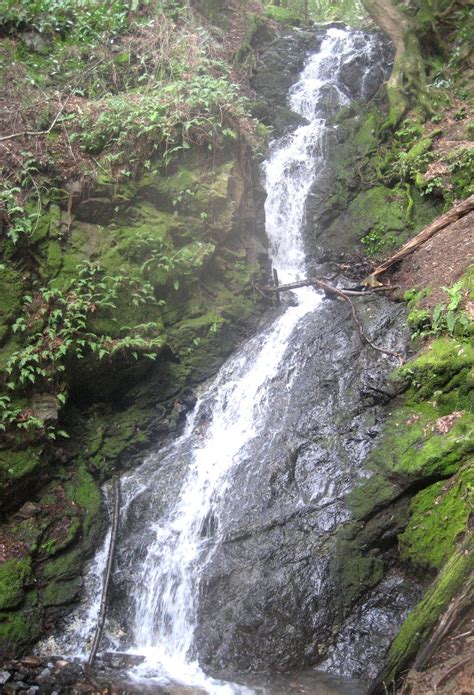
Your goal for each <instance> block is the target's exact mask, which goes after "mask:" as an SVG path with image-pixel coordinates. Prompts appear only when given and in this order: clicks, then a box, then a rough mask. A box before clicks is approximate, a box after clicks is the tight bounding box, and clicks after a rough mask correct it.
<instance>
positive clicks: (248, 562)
mask: <svg viewBox="0 0 474 695" xmlns="http://www.w3.org/2000/svg"><path fill="white" fill-rule="evenodd" d="M381 51H382V49H381V40H380V38H379V37H378V36H376V35H370V34H366V33H364V32H360V31H352V30H347V29H343V28H329V29H327V30H326V31H325V33H324V37H323V39H322V42H321V44H320V47H319V50H318V51H317V52H316V53H315V54H314V55H310V56H309V57H308V59H307V61H306V64H305V67H304V69H303V71H302V73H301V74H300V76H299V78H298V81H297V82H296V84H295V85H294V86H293V87H292V88H291V90H290V94H289V106H290V107H291V109H292V110H293V111H296V112H297V113H299V114H300V115H301V116H302V117H303V118H304V119H306V124H304V125H302V126H300V127H298V128H297V129H296V130H295V131H293V132H291V133H289V134H285V135H284V136H283V137H281V138H280V139H279V140H277V141H274V142H273V143H272V145H271V148H270V153H269V156H268V158H267V160H266V162H265V163H264V166H263V174H264V179H265V185H266V190H267V201H266V231H267V236H268V239H269V244H270V255H271V259H272V264H273V266H274V267H275V268H276V269H277V270H278V274H279V277H280V280H281V281H282V282H284V283H290V282H294V281H296V280H299V279H302V278H304V277H305V276H306V274H307V271H306V266H305V246H304V241H303V228H304V224H305V205H306V199H307V196H308V194H309V192H310V190H311V189H312V188H313V187H314V186H315V185H317V182H318V179H319V178H320V177H323V176H324V172H325V165H326V162H327V156H328V154H327V153H328V138H330V136H331V135H332V133H333V131H334V130H335V129H336V128H337V126H335V125H334V124H333V121H332V120H331V117H333V116H334V115H335V114H336V113H337V112H338V111H339V110H340V109H341V108H343V107H345V106H347V105H348V104H350V103H351V102H352V101H354V100H356V101H357V100H359V101H367V100H368V99H370V98H371V97H372V96H373V91H374V79H373V75H374V74H378V73H379V72H380V61H381V57H380V56H381ZM354 64H356V66H357V70H358V71H359V73H360V74H359V78H358V79H357V80H352V81H351V80H348V79H347V75H348V74H351V73H350V72H348V70H347V68H348V66H349V65H351V66H353V65H354ZM377 301H378V300H377ZM380 301H383V300H380ZM334 304H337V302H336V303H334V302H323V301H322V297H321V295H320V294H319V293H317V292H316V291H315V290H313V289H310V288H303V289H300V290H297V291H295V292H294V294H293V295H292V303H291V304H288V305H287V306H285V307H284V309H283V310H282V311H281V312H280V313H279V315H278V316H277V318H276V319H274V320H273V322H272V323H271V324H270V325H268V324H267V325H266V326H265V328H264V329H263V330H262V331H261V332H260V333H259V334H258V335H255V336H254V337H252V338H251V339H250V340H249V341H248V342H247V343H246V344H244V345H243V346H242V348H241V349H240V350H239V351H238V352H237V353H235V354H234V355H233V356H232V357H231V358H230V359H229V360H228V361H227V362H226V364H225V365H224V366H223V367H222V368H221V370H220V372H219V373H218V375H217V376H216V378H215V379H214V380H213V382H212V383H211V384H208V385H206V387H205V388H203V389H202V392H201V394H200V395H199V398H198V401H197V403H196V405H195V407H194V409H193V411H192V413H191V414H190V415H189V416H188V420H187V423H186V426H185V429H184V432H183V433H182V435H181V436H180V437H179V438H178V439H177V440H176V441H174V442H172V443H170V444H169V445H167V446H166V447H165V448H163V449H161V450H159V451H155V452H153V453H152V454H150V455H149V456H148V458H147V459H146V460H145V461H144V462H143V464H142V465H141V466H140V467H139V468H138V469H135V470H133V471H131V472H129V473H128V474H127V475H125V476H124V477H123V478H122V508H121V521H120V531H119V542H118V549H117V554H116V561H115V571H114V576H113V586H112V593H111V597H110V607H109V615H108V621H107V627H106V635H105V637H104V643H105V645H106V646H107V648H108V649H111V650H116V651H119V652H129V653H130V654H137V655H142V656H143V657H145V658H144V661H142V663H140V664H139V665H138V666H136V667H134V668H133V669H132V670H131V671H130V672H129V678H130V679H132V680H138V681H143V680H145V679H146V680H148V681H149V683H151V684H157V685H166V684H173V683H175V684H176V683H180V684H184V685H187V686H190V687H195V688H196V689H199V690H196V692H207V693H252V692H269V693H277V692H287V691H286V690H285V686H284V685H281V686H276V685H275V686H274V688H273V689H272V688H270V689H269V690H266V689H265V688H264V687H263V686H261V685H259V684H258V683H257V681H255V682H252V679H251V678H250V677H248V678H245V679H242V678H240V677H237V676H235V678H233V677H232V675H231V674H238V673H239V672H240V673H242V672H246V671H264V672H275V671H291V670H294V671H299V670H303V669H305V668H308V667H309V665H311V664H312V663H317V661H318V659H317V658H315V657H317V654H318V649H319V647H318V643H319V641H320V640H323V639H325V638H326V637H327V636H328V635H329V634H330V633H331V630H332V629H333V626H334V624H337V625H339V627H340V638H339V641H337V643H336V645H335V646H334V649H333V652H332V653H331V651H330V652H329V654H328V655H327V656H326V661H325V663H324V664H323V665H324V667H325V668H327V670H328V671H330V672H332V673H336V674H337V672H338V668H339V673H340V675H347V676H357V677H359V676H361V675H362V673H364V672H365V673H366V674H369V675H370V673H371V668H372V666H371V664H372V662H370V664H369V663H368V662H364V661H363V658H364V657H362V656H360V661H359V667H349V665H348V664H349V662H350V660H352V661H354V660H355V661H357V659H358V656H357V655H358V654H359V652H357V650H356V651H354V649H353V648H352V647H350V646H347V644H348V639H349V637H348V636H350V635H351V634H355V630H354V629H352V628H353V626H352V628H351V622H350V620H348V621H346V622H345V623H344V621H343V619H342V618H341V616H340V615H335V614H336V613H337V610H338V609H337V608H335V607H334V605H333V602H334V601H335V596H336V594H337V592H338V590H339V589H338V587H337V586H336V585H335V583H334V579H333V578H332V574H331V562H332V559H331V553H330V551H329V550H328V549H327V540H328V538H330V536H331V533H333V532H334V530H335V529H336V528H337V526H338V525H339V524H340V523H342V522H344V521H346V520H347V519H348V518H349V512H348V510H347V508H346V506H345V504H344V497H345V495H346V494H347V493H348V491H350V489H351V487H352V486H353V484H354V482H355V480H356V479H357V478H358V477H359V476H361V475H363V473H362V472H361V471H360V467H361V463H362V461H363V460H364V458H365V457H366V455H367V453H368V448H367V446H368V445H367V442H366V439H362V438H361V437H359V436H358V433H359V431H362V430H364V431H368V430H370V418H372V420H374V418H375V420H376V419H377V417H378V416H377V414H376V413H375V411H374V412H369V413H366V412H361V410H360V409H358V406H357V404H356V399H358V398H360V395H359V394H360V390H361V386H360V383H361V380H365V383H366V384H368V383H369V384H372V386H376V385H377V380H381V379H382V378H384V376H386V374H387V373H388V371H389V370H390V368H391V366H392V363H391V361H390V359H389V358H387V356H385V355H381V354H375V355H374V354H371V357H370V359H371V360H372V362H370V361H369V358H368V357H367V352H368V351H369V348H367V346H361V345H358V343H359V342H360V340H359V337H358V334H357V329H356V328H355V327H354V326H353V325H351V323H350V320H348V321H346V323H343V322H341V321H340V319H339V318H338V314H337V311H338V308H337V307H334V306H333V305H334ZM396 311H397V310H396V309H393V308H392V309H386V311H385V313H383V312H382V313H380V314H379V315H377V316H374V317H373V321H374V322H375V323H374V325H373V326H372V328H373V331H374V332H375V333H376V334H377V335H384V332H385V331H388V330H389V328H390V327H393V325H394V324H396V321H397V316H396ZM390 312H392V313H390ZM369 313H370V310H369ZM368 320H371V317H370V316H368ZM328 334H329V338H330V340H329V342H330V343H331V344H332V348H333V350H332V354H328V352H327V350H326V346H327V343H328ZM384 339H385V340H386V337H385V338H384ZM324 341H325V342H324ZM356 343H357V345H356ZM343 346H345V347H343ZM344 350H345V351H346V352H345V353H344V354H343V351H344ZM344 360H345V361H344ZM338 364H339V367H338ZM351 364H354V365H356V366H357V370H355V374H358V375H359V376H351V374H350V373H348V372H347V370H346V367H347V366H349V367H351ZM338 369H339V371H338ZM361 374H362V377H361V376H360V375H361ZM354 379H359V382H358V383H357V385H356V384H355V381H354ZM356 386H357V388H356ZM356 392H357V393H356ZM338 408H339V410H338ZM343 411H344V412H346V415H345V417H346V418H348V420H347V422H346V424H343V425H340V421H341V417H342V416H341V412H343ZM310 415H311V418H312V424H308V423H309V418H310ZM337 427H339V429H337ZM308 433H309V434H308ZM107 542H108V539H107V538H106V540H105V542H104V548H103V549H102V550H101V551H100V552H99V553H98V554H97V556H96V558H95V560H94V563H93V566H92V567H91V569H90V572H89V575H88V577H87V578H86V589H87V591H86V594H87V596H86V598H85V601H84V605H83V606H82V607H81V608H80V609H79V610H78V611H77V612H76V614H73V615H72V617H71V618H70V620H69V623H68V626H67V628H66V630H65V633H64V634H63V635H60V636H58V637H57V640H56V649H59V650H60V651H62V653H65V654H72V655H74V654H82V655H85V652H86V651H87V644H88V640H90V636H91V633H92V631H93V629H94V626H95V622H96V620H97V613H98V610H99V602H100V577H101V572H102V571H103V567H104V565H105V558H106V547H107ZM384 581H385V580H384ZM380 591H381V592H382V594H383V593H384V592H385V593H390V592H392V594H393V593H395V594H397V597H398V599H397V600H398V603H399V605H398V609H399V611H400V612H401V613H402V612H403V610H404V609H405V608H406V606H405V603H404V601H405V602H406V603H407V605H408V599H405V598H404V594H403V587H402V580H401V578H398V577H391V578H389V580H387V582H386V586H384V587H382V588H381V589H380ZM387 610H389V609H387ZM374 611H375V612H377V611H379V614H378V618H377V620H378V621H379V622H380V625H381V635H382V636H381V637H380V640H379V641H380V642H381V645H380V648H381V649H382V648H383V647H384V645H385V646H386V643H387V640H389V639H390V635H389V634H388V633H389V629H388V628H387V626H386V624H385V623H384V619H387V616H386V615H385V614H383V611H382V610H381V609H380V606H379V604H378V603H377V593H376V592H375V593H374V594H373V595H372V596H371V597H369V599H368V603H367V606H366V610H365V613H364V607H362V608H361V614H360V616H359V617H358V620H359V621H360V622H361V623H363V621H364V620H369V618H370V616H371V615H372V616H374V615H375V613H374ZM384 615H385V618H384ZM353 620H354V619H353ZM369 622H370V620H369ZM361 639H362V638H361ZM377 640H378V638H376V641H377ZM384 640H385V641H384ZM58 644H59V647H58ZM346 647H347V648H346ZM358 648H359V649H360V652H361V653H362V652H363V651H364V650H365V651H367V649H366V648H365V647H364V643H363V642H361V643H360V645H359V647H358ZM351 649H352V651H351ZM368 651H370V650H368ZM372 652H373V653H372ZM372 652H371V657H373V658H374V660H375V661H376V659H377V658H378V657H377V653H375V652H376V650H375V652H374V650H372ZM336 657H337V658H336ZM365 658H369V657H367V656H366V657H365ZM335 664H336V666H335ZM203 669H204V670H203ZM205 671H206V672H210V673H219V678H213V677H210V676H208V675H206V673H205ZM221 674H223V677H225V680H221V679H220V676H221ZM229 674H230V675H229ZM227 679H230V680H232V681H233V682H232V683H231V682H228V681H227ZM235 681H240V683H239V682H235ZM341 687H342V686H341ZM262 688H263V689H262ZM279 688H280V689H279ZM331 688H334V689H331ZM180 692H181V691H180ZM186 692H187V691H186ZM190 692H191V691H190ZM305 692H343V690H337V687H336V686H328V689H327V690H324V689H323V690H321V691H320V690H317V689H316V686H314V689H313V690H308V691H305ZM348 692H349V691H348ZM352 692H356V690H352ZM357 692H358V691H357Z"/></svg>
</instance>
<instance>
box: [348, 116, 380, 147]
mask: <svg viewBox="0 0 474 695" xmlns="http://www.w3.org/2000/svg"><path fill="white" fill-rule="evenodd" d="M379 120H380V119H379V116H378V115H377V114H374V113H369V114H368V115H367V116H366V118H365V120H364V123H363V124H362V126H361V128H360V129H359V130H358V131H357V133H356V134H355V137H354V139H353V144H354V145H355V147H356V148H357V150H358V152H359V153H360V154H362V155H367V154H368V153H369V152H371V151H372V150H373V149H374V148H375V147H376V146H377V145H378V142H379V138H378V126H379Z"/></svg>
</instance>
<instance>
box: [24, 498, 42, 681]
mask: <svg viewBox="0 0 474 695" xmlns="http://www.w3.org/2000/svg"><path fill="white" fill-rule="evenodd" d="M28 506H31V507H34V508H35V509H37V510H38V511H36V512H33V513H32V514H30V516H34V515H35V514H38V513H39V512H40V511H41V509H40V508H39V507H37V506H36V505H35V504H33V503H32V502H27V503H26V504H24V505H23V507H22V508H21V509H20V512H21V511H22V510H23V509H24V508H25V507H28ZM23 518H25V519H26V518H27V517H23ZM21 663H22V664H23V666H29V667H31V668H35V667H36V666H41V659H40V658H39V657H38V656H25V657H24V658H23V659H22V660H21Z"/></svg>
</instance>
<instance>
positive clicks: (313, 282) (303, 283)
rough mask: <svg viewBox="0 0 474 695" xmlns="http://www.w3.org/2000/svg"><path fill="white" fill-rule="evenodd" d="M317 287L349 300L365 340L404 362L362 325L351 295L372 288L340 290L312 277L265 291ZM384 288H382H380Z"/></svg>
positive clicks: (391, 287) (363, 294)
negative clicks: (378, 343)
mask: <svg viewBox="0 0 474 695" xmlns="http://www.w3.org/2000/svg"><path fill="white" fill-rule="evenodd" d="M310 286H312V287H317V288H318V289H320V290H323V291H324V292H326V293H327V294H333V295H336V296H337V297H340V298H341V299H343V300H344V301H345V302H349V304H350V307H351V312H352V316H353V318H354V321H355V322H356V324H357V328H358V329H359V333H360V335H361V337H362V338H363V339H364V340H365V342H366V343H367V344H368V345H370V347H371V348H373V349H374V350H377V352H382V353H383V354H384V355H390V356H391V357H395V358H396V359H397V360H399V361H400V362H403V358H402V356H401V355H400V354H399V353H398V352H393V351H392V350H387V349H386V348H381V347H378V345H375V344H374V343H373V342H372V341H371V340H370V338H369V337H368V336H367V334H366V333H365V331H364V327H363V326H362V324H361V322H360V319H359V317H358V316H357V311H356V308H355V305H354V302H353V301H352V299H351V296H356V297H362V296H367V295H369V294H372V291H371V290H365V291H358V290H340V289H339V288H338V287H334V286H333V285H330V284H329V283H327V282H325V281H324V280H320V279H319V278H310V279H308V280H299V281H298V282H292V283H290V284H288V285H279V286H277V287H266V288H264V289H265V291H267V292H276V293H277V296H278V295H279V294H280V292H285V291H290V290H296V289H298V288H300V287H310ZM379 289H382V288H379ZM383 289H384V290H392V289H394V287H393V286H387V287H384V288H383Z"/></svg>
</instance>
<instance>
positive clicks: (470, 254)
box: [385, 212, 474, 309]
mask: <svg viewBox="0 0 474 695" xmlns="http://www.w3.org/2000/svg"><path fill="white" fill-rule="evenodd" d="M472 263H474V212H470V213H469V214H467V215H465V216H464V217H462V218H461V219H460V220H457V221H456V222H453V224H450V225H448V226H447V227H445V228H444V229H442V230H441V231H440V232H437V233H436V234H435V235H434V236H432V237H431V239H429V240H428V241H427V242H425V243H424V244H422V245H421V246H420V247H418V248H417V249H416V250H415V251H414V252H413V253H412V254H411V255H410V256H408V257H407V258H405V259H404V260H403V261H402V262H401V263H400V264H399V265H398V266H397V268H396V270H394V271H393V272H392V273H391V274H390V276H389V277H390V284H393V285H397V286H399V288H400V289H399V290H398V294H399V295H400V296H403V294H404V293H405V292H406V291H407V290H410V289H413V288H416V289H421V288H422V287H426V286H428V285H429V286H430V287H431V288H432V292H431V294H430V295H429V297H424V298H423V299H422V300H421V301H420V305H419V306H420V308H425V309H432V308H434V307H435V306H436V304H439V303H446V301H447V299H448V296H447V294H446V292H445V291H444V290H443V287H450V286H451V285H453V284H454V283H455V282H456V280H458V279H459V278H460V277H461V276H462V275H463V274H464V273H465V272H466V269H467V268H468V266H469V265H471V264H472ZM388 275H389V273H387V275H386V276H385V281H387V280H388V277H387V276H388Z"/></svg>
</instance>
